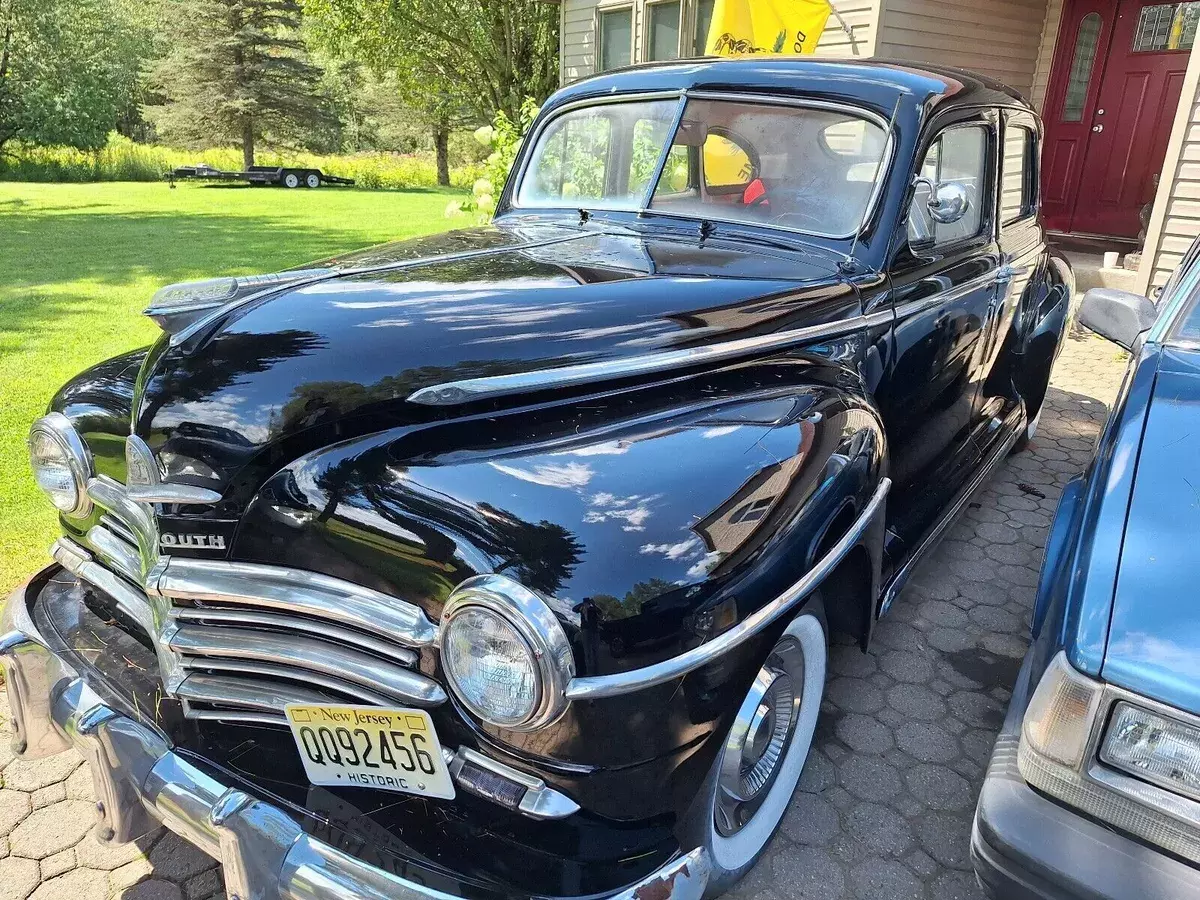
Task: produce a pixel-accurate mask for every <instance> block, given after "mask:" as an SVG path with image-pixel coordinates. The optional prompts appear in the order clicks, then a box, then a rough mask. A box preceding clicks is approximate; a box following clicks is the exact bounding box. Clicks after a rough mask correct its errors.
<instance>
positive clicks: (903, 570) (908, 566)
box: [879, 430, 1021, 616]
mask: <svg viewBox="0 0 1200 900" xmlns="http://www.w3.org/2000/svg"><path fill="white" fill-rule="evenodd" d="M1020 436H1021V432H1020V431H1016V430H1014V431H1013V432H1012V433H1011V434H1009V436H1008V437H1007V438H1005V439H1004V442H1003V443H1002V444H1001V445H1000V446H999V447H998V448H996V450H995V451H994V452H993V454H992V456H991V458H990V459H989V460H988V462H987V464H986V465H985V466H982V467H981V468H980V469H979V471H978V472H976V474H975V477H974V478H972V479H971V481H970V482H968V483H967V485H966V487H964V488H963V489H962V490H961V491H960V492H959V494H958V497H957V498H956V499H955V500H954V502H953V503H952V504H951V505H950V506H949V507H948V508H947V509H946V511H945V512H944V513H943V514H942V517H941V518H940V519H939V520H938V521H937V523H936V524H935V525H934V526H933V527H932V528H931V529H930V530H929V532H928V534H926V535H925V537H924V538H923V539H922V540H921V543H920V544H918V545H917V547H916V549H915V550H914V551H913V552H912V555H911V556H909V558H908V560H907V561H906V562H905V563H904V565H902V566H901V567H900V569H899V570H898V571H897V572H896V574H895V575H894V576H892V580H891V583H890V584H888V586H887V588H886V590H885V591H884V594H883V602H882V603H880V605H879V615H880V616H882V615H884V614H885V613H887V611H888V609H889V608H890V607H891V605H892V601H894V600H895V599H896V598H897V597H898V596H899V595H900V592H901V591H902V590H904V585H905V584H906V583H907V581H908V579H909V577H910V576H911V575H912V573H913V570H914V569H915V568H916V567H917V564H918V563H920V561H921V560H922V558H923V557H924V556H925V554H926V553H928V552H929V551H930V550H932V549H933V548H935V547H936V546H937V544H938V541H940V540H941V538H942V535H943V534H945V533H946V529H948V528H949V527H950V526H951V525H953V524H954V522H955V520H956V519H957V518H958V514H959V513H960V512H962V509H963V507H964V506H966V505H967V501H969V500H970V499H971V498H972V497H973V496H974V495H975V492H976V491H977V490H979V488H981V487H982V486H983V485H984V483H985V482H986V481H987V480H988V479H989V478H990V477H991V475H992V473H993V472H994V471H995V470H996V469H998V468H999V467H1000V464H1001V463H1003V462H1004V460H1006V459H1008V452H1009V451H1010V450H1012V448H1013V445H1014V444H1015V443H1016V442H1017V439H1018V438H1019V437H1020Z"/></svg>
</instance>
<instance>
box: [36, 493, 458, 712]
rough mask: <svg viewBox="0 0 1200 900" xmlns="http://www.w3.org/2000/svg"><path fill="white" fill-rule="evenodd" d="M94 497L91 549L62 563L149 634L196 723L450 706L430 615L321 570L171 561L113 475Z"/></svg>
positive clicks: (72, 545)
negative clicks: (426, 666) (341, 709)
mask: <svg viewBox="0 0 1200 900" xmlns="http://www.w3.org/2000/svg"><path fill="white" fill-rule="evenodd" d="M88 496H89V497H91V498H92V500H93V502H94V503H95V504H96V505H97V506H99V507H100V508H101V509H102V510H103V511H104V512H103V514H102V516H101V518H100V522H99V524H98V525H96V526H94V527H92V528H91V529H90V530H89V531H88V533H87V535H86V536H85V537H84V543H85V544H86V545H87V546H86V548H85V547H83V546H81V545H80V544H78V543H76V542H75V541H72V540H70V539H68V538H61V539H60V540H59V541H58V542H57V543H56V544H55V547H54V551H53V553H54V557H55V559H56V560H57V561H58V562H59V563H60V564H61V565H62V566H63V567H64V568H65V569H67V570H68V571H70V572H72V573H74V574H75V575H77V576H78V577H79V578H81V579H83V580H85V581H88V582H89V583H91V584H93V585H95V586H96V587H97V588H99V589H100V590H102V591H104V592H105V593H106V594H108V595H109V596H111V597H113V598H114V599H115V600H116V602H117V604H118V606H120V608H121V609H122V611H123V612H124V613H125V614H126V615H127V616H128V617H129V618H131V619H132V620H134V621H135V622H137V623H138V624H139V625H140V626H141V628H142V629H143V630H144V631H145V632H146V634H147V635H148V636H149V637H150V639H151V640H152V641H153V643H154V646H155V649H156V651H157V656H158V660H159V667H160V670H161V673H160V674H161V677H162V681H163V686H164V689H165V691H166V693H167V694H169V695H170V696H172V697H175V698H177V699H178V700H180V701H181V702H182V705H183V708H184V712H185V715H187V717H188V718H191V719H221V720H224V721H239V722H271V723H282V722H284V708H285V707H286V706H287V704H289V703H331V702H332V703H337V702H352V703H365V704H373V705H392V706H405V705H411V706H426V707H428V706H435V705H438V704H440V703H443V702H445V700H446V692H445V690H444V689H443V688H442V687H441V685H439V684H438V683H437V682H436V681H434V680H433V679H431V678H429V677H427V676H426V675H423V674H421V673H420V672H419V671H417V670H416V668H417V666H418V664H419V662H420V653H419V651H420V649H421V648H422V647H428V646H431V645H433V644H434V643H435V642H436V640H437V628H436V627H435V626H434V625H433V624H432V623H431V622H430V621H429V619H428V618H427V617H426V616H425V613H424V612H423V611H422V610H421V609H420V607H418V606H415V605H413V604H411V603H407V602H405V601H403V600H399V599H397V598H395V597H392V596H389V595H387V594H384V593H381V592H379V591H375V590H372V589H370V588H367V587H364V586H362V585H357V584H353V583H351V582H347V581H343V580H341V579H338V578H332V577H330V576H327V575H320V574H317V573H314V572H306V571H302V570H297V569H289V568H284V567H280V566H269V565H261V564H257V563H235V562H226V561H217V560H202V559H184V558H182V557H168V556H163V555H161V554H160V552H159V547H158V525H157V520H156V518H155V515H154V508H153V507H152V506H151V505H150V504H147V503H141V502H138V501H135V500H133V499H131V498H130V497H129V495H128V494H127V492H126V491H125V487H124V485H122V484H120V483H119V482H117V481H114V480H113V479H111V478H107V477H104V476H100V477H97V478H93V479H92V480H91V481H90V482H89V484H88Z"/></svg>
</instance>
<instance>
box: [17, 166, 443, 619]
mask: <svg viewBox="0 0 1200 900" xmlns="http://www.w3.org/2000/svg"><path fill="white" fill-rule="evenodd" d="M458 196H461V195H460V194H454V193H449V192H443V191H432V190H413V191H403V192H370V191H360V190H353V189H342V188H323V189H321V190H318V191H285V190H282V189H278V188H250V187H241V186H227V185H211V186H209V185H191V184H184V185H180V186H179V187H178V188H176V189H174V190H171V189H169V188H168V187H167V186H166V185H165V184H134V183H121V182H119V183H107V184H20V183H13V182H0V591H2V592H7V591H8V590H9V589H11V588H12V587H13V586H15V585H16V584H17V583H18V582H19V581H20V580H21V578H23V577H25V576H26V575H28V574H30V573H31V572H33V571H35V570H36V569H37V568H39V567H40V566H42V565H43V564H45V562H46V561H47V556H46V551H47V548H48V547H49V545H50V543H51V541H52V540H53V539H54V536H55V533H56V530H57V529H56V525H55V520H54V516H53V515H52V514H51V512H50V506H49V503H48V501H46V500H45V499H44V498H43V496H42V495H41V493H40V492H39V491H38V490H37V488H36V487H35V486H34V484H33V479H32V478H31V477H30V475H29V472H28V464H27V462H26V455H25V435H26V432H27V431H28V429H29V424H30V422H32V421H33V419H35V418H36V417H37V416H39V415H41V414H42V412H43V411H44V410H45V407H46V403H47V401H49V399H50V397H51V396H53V394H54V392H55V390H56V389H57V388H58V386H59V385H60V384H62V383H63V382H64V381H66V380H67V379H68V378H70V377H71V376H72V375H74V374H75V373H76V372H78V371H80V370H81V369H84V368H86V367H87V366H90V365H92V364H94V363H96V362H99V361H100V360H102V359H106V358H108V357H110V356H114V355H115V354H117V353H120V352H122V351H125V350H129V349H132V348H134V347H138V346H142V345H145V344H147V343H149V342H150V341H152V340H153V339H154V337H155V336H156V335H157V334H158V329H157V327H156V326H155V325H154V324H153V323H152V322H150V321H149V320H148V319H145V318H143V317H142V316H141V310H142V309H143V308H144V307H145V305H146V301H147V300H149V299H150V295H151V294H152V293H154V291H155V290H156V289H157V288H158V287H160V286H162V285H163V284H167V283H169V282H172V281H182V280H186V279H190V278H202V277H208V276H214V275H230V274H238V273H248V272H272V271H276V270H278V269H282V268H286V267H288V266H293V265H298V264H300V263H304V262H308V261H310V260H315V259H320V258H322V257H325V256H330V255H332V254H334V253H338V252H341V251H345V250H350V249H353V248H355V247H362V246H367V245H370V244H377V243H380V242H382V241H387V240H393V239H398V238H404V237H411V236H414V235H419V234H426V233H429V232H433V231H441V230H444V229H446V228H448V227H450V225H451V224H456V223H452V222H451V221H450V220H448V219H446V218H445V216H444V211H445V209H446V205H447V204H448V203H449V201H450V200H451V199H454V198H456V197H458ZM459 221H460V222H461V221H464V220H459ZM3 596H4V595H3V593H0V602H2V601H3Z"/></svg>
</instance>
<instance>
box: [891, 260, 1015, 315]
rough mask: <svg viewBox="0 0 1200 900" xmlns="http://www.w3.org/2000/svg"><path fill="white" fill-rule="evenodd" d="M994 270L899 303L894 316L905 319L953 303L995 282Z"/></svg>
mask: <svg viewBox="0 0 1200 900" xmlns="http://www.w3.org/2000/svg"><path fill="white" fill-rule="evenodd" d="M996 280H997V279H996V271H995V270H993V271H991V272H988V273H987V274H986V275H980V276H978V277H976V278H972V279H970V280H968V281H964V282H963V283H962V284H956V285H955V286H954V287H952V288H948V289H946V290H944V291H938V292H937V293H936V294H930V295H929V296H928V297H922V298H921V299H919V300H909V301H908V302H907V303H901V304H900V305H899V306H897V307H896V318H897V319H898V320H899V319H906V318H908V317H909V316H913V315H916V314H917V313H920V312H924V311H925V310H927V309H933V308H934V307H937V306H941V305H942V304H944V303H953V302H954V301H955V300H957V299H958V298H960V297H965V296H966V295H967V294H969V293H971V292H972V291H977V290H979V289H980V288H983V287H987V286H988V285H994V284H996Z"/></svg>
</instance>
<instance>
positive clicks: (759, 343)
mask: <svg viewBox="0 0 1200 900" xmlns="http://www.w3.org/2000/svg"><path fill="white" fill-rule="evenodd" d="M888 316H889V317H890V316H891V312H890V311H889V312H888ZM871 324H872V322H871V321H870V317H867V316H854V317H853V318H849V319H839V320H838V321H836V322H826V323H825V324H823V325H810V326H808V327H806V328H793V329H791V330H789V331H784V332H777V333H774V334H762V335H756V336H755V337H748V338H739V339H737V340H732V341H722V342H720V343H716V344H707V345H704V346H701V347H687V348H684V349H682V350H664V351H661V352H658V353H645V354H641V355H638V356H630V357H626V358H625V359H614V360H608V361H605V362H594V363H581V364H579V365H575V366H559V367H558V368H555V369H542V370H540V371H537V372H518V373H515V374H513V375H492V376H486V377H483V378H464V379H461V380H459V381H447V382H443V383H442V384H435V385H431V386H429V387H424V388H421V389H420V390H418V391H415V392H413V393H412V394H409V396H408V401H409V402H410V403H421V404H424V405H426V406H452V405H455V404H459V403H468V402H470V401H473V400H480V399H484V398H489V397H504V396H509V395H511V394H523V393H528V392H530V391H537V390H549V389H551V388H562V387H573V386H575V385H579V384H589V383H591V382H595V381H609V380H612V379H615V378H630V377H633V376H637V375H650V374H654V373H657V372H665V371H670V370H673V369H679V368H683V367H685V366H700V365H707V364H710V363H717V362H725V361H727V360H731V359H736V358H738V357H742V356H747V355H750V354H753V353H760V352H763V351H768V350H771V351H773V350H783V349H786V348H789V347H794V346H797V345H799V344H804V343H808V342H810V341H816V340H822V339H827V338H831V337H837V336H839V335H843V334H850V333H852V332H856V331H860V330H862V329H863V328H866V327H869V326H870V325H871ZM682 336H686V335H682Z"/></svg>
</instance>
